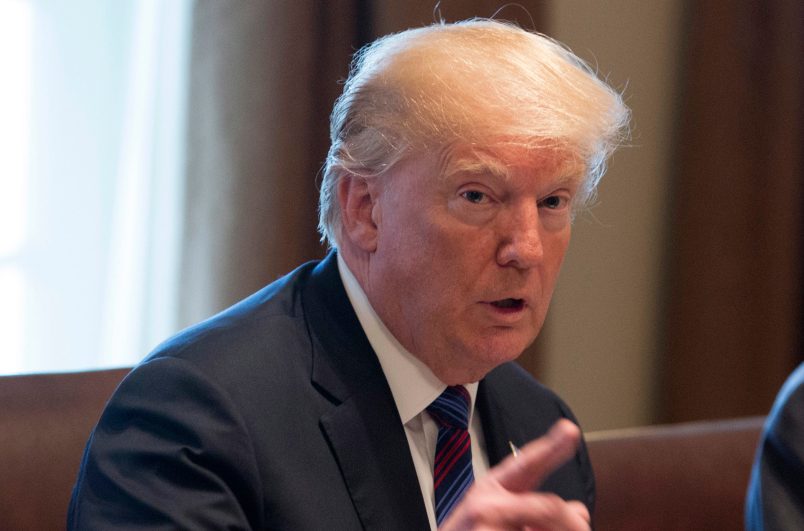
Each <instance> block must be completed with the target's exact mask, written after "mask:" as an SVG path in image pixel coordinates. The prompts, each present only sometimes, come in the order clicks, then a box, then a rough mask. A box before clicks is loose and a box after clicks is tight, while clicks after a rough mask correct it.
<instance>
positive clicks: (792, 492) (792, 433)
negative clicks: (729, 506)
mask: <svg viewBox="0 0 804 531" xmlns="http://www.w3.org/2000/svg"><path fill="white" fill-rule="evenodd" d="M746 529H748V530H750V531H775V530H788V529H804V365H800V366H799V368H798V369H797V370H796V371H795V372H794V373H793V374H792V375H791V377H790V378H789V379H788V381H787V382H786V383H785V385H784V386H783V387H782V390H781V391H780V392H779V396H778V397H777V399H776V403H775V404H774V406H773V409H772V410H771V413H770V414H769V415H768V420H767V422H766V425H765V430H764V433H763V436H762V439H761V442H760V446H759V450H758V452H757V457H756V460H755V462H754V468H753V471H752V475H751V484H750V485H749V488H748V498H747V500H746Z"/></svg>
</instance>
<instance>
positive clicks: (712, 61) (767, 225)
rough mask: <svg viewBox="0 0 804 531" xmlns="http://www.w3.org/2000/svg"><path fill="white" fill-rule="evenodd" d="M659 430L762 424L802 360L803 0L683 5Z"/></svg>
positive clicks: (803, 199) (760, 0)
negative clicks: (756, 420) (710, 422)
mask: <svg viewBox="0 0 804 531" xmlns="http://www.w3.org/2000/svg"><path fill="white" fill-rule="evenodd" d="M686 27H687V28H688V34H687V36H686V39H687V45H686V49H685V51H684V53H685V62H686V65H685V66H686V68H685V72H686V76H687V77H686V79H685V82H684V90H683V93H684V96H683V98H682V101H681V102H680V108H679V118H678V120H679V124H678V126H679V137H678V145H677V146H676V154H677V156H676V173H677V177H676V184H675V191H674V199H673V209H672V210H673V214H672V217H671V219H670V225H671V229H670V232H671V234H670V236H671V246H670V250H669V255H668V257H667V258H668V260H667V261H668V265H669V268H670V278H669V283H668V285H669V290H668V293H667V297H668V301H669V303H668V308H667V329H666V344H665V357H664V362H663V370H662V373H661V377H662V383H663V392H662V402H663V404H662V420H664V421H683V420H691V419H701V418H711V417H728V416H738V415H748V414H764V413H767V411H768V409H769V408H770V405H771V402H772V399H773V396H774V395H775V393H776V391H777V390H778V388H779V386H780V385H781V383H782V382H783V381H784V378H785V376H786V375H787V374H788V373H789V372H790V371H791V370H792V369H793V367H795V365H796V364H797V362H798V361H800V360H801V359H802V324H804V320H803V318H804V315H803V313H802V258H804V254H803V253H802V249H803V248H804V245H802V244H803V243H804V230H803V229H804V223H803V222H802V214H801V210H802V206H804V193H803V192H802V189H803V186H802V182H804V106H802V103H803V102H804V3H802V2H791V1H785V0H751V1H727V2H721V1H715V0H710V1H705V2H688V7H687V26H686Z"/></svg>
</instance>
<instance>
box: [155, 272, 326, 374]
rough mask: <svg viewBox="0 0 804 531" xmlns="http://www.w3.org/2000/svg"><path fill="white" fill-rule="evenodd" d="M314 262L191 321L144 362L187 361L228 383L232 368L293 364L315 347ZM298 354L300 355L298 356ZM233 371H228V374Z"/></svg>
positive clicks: (262, 367)
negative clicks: (308, 295)
mask: <svg viewBox="0 0 804 531" xmlns="http://www.w3.org/2000/svg"><path fill="white" fill-rule="evenodd" d="M314 266H315V263H309V264H305V265H303V266H301V267H299V268H298V269H296V270H295V271H293V272H291V273H289V274H288V275H286V276H284V277H282V278H280V279H278V280H276V281H275V282H273V283H271V284H269V285H267V286H265V287H264V288H262V289H261V290H260V291H258V292H256V293H254V294H252V295H251V296H249V297H247V298H245V299H243V300H242V301H240V302H238V303H236V304H234V305H233V306H231V307H229V308H227V309H226V310H223V311H222V312H220V313H218V314H217V315H215V316H213V317H210V318H209V319H206V320H205V321H202V322H200V323H198V324H196V325H193V326H190V327H189V328H186V329H185V330H183V331H181V332H179V333H178V334H176V335H175V336H173V337H171V338H170V339H168V340H166V341H164V342H163V343H161V344H160V345H159V346H157V347H156V348H155V349H154V351H153V352H151V354H149V355H148V356H147V357H146V358H145V359H144V360H143V362H149V361H152V360H155V359H159V358H177V359H182V360H185V361H188V362H190V363H192V364H193V365H195V366H197V367H198V368H199V370H201V371H202V372H204V373H207V374H208V375H212V376H215V377H216V379H220V380H221V381H222V383H225V381H226V380H227V379H230V378H232V379H237V377H236V376H235V375H234V374H230V373H233V372H243V371H246V372H249V371H255V370H260V369H265V368H267V367H276V364H277V363H292V362H293V358H294V356H288V355H287V354H288V353H302V352H307V351H309V350H310V340H309V334H308V333H307V327H306V323H305V316H304V311H303V309H302V305H301V291H302V289H303V288H304V286H305V284H306V282H307V278H308V277H309V274H310V271H311V270H312V268H313V267H314ZM295 357H296V358H298V356H295ZM227 375H228V376H227Z"/></svg>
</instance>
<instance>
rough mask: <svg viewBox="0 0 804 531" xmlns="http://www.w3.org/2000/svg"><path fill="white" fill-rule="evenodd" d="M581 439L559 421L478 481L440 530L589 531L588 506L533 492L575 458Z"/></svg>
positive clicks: (570, 425) (575, 429)
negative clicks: (527, 530) (517, 530)
mask: <svg viewBox="0 0 804 531" xmlns="http://www.w3.org/2000/svg"><path fill="white" fill-rule="evenodd" d="M580 438H581V432H580V430H579V429H578V427H577V426H576V425H575V424H573V423H572V422H570V421H568V420H560V421H558V422H556V423H555V424H554V425H553V427H552V428H550V431H549V432H547V435H545V436H543V437H541V438H539V439H536V440H535V441H531V442H530V443H528V444H527V445H526V446H524V447H522V448H521V449H520V451H519V455H518V456H510V457H508V458H507V459H505V460H504V461H503V462H502V463H500V464H499V465H497V466H495V467H494V468H492V469H491V470H489V472H488V474H486V475H485V476H484V477H482V478H480V479H478V480H477V481H475V483H474V484H473V485H472V487H471V488H470V489H469V491H467V493H466V496H464V498H463V500H461V503H460V504H458V506H457V507H455V509H454V510H453V511H452V513H451V514H450V515H449V518H447V520H446V521H445V522H444V523H443V525H442V526H441V527H439V530H440V531H458V530H460V531H464V530H469V529H471V530H503V529H538V530H548V529H550V530H552V529H558V530H568V531H569V530H571V531H576V530H577V531H582V530H583V531H587V530H589V529H590V521H591V518H590V516H589V511H588V510H587V508H586V506H585V505H584V504H583V503H581V502H579V501H565V500H563V499H561V498H560V497H558V496H556V495H555V494H550V493H543V492H533V491H532V490H531V489H533V488H534V487H536V486H537V485H539V484H540V483H541V482H542V481H544V479H545V478H546V477H547V476H548V475H549V474H550V473H551V472H552V471H553V470H555V469H556V468H558V467H559V466H560V465H561V464H563V463H564V462H565V461H567V460H568V459H570V458H571V457H572V456H573V455H575V451H576V449H577V448H578V442H579V441H580Z"/></svg>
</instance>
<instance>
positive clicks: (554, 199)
mask: <svg viewBox="0 0 804 531" xmlns="http://www.w3.org/2000/svg"><path fill="white" fill-rule="evenodd" d="M567 202H568V201H567V198H566V197H562V196H560V195H551V196H547V197H545V198H544V199H542V200H541V201H539V206H543V207H545V208H547V209H549V210H558V209H560V208H563V207H564V206H566V204H567Z"/></svg>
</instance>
